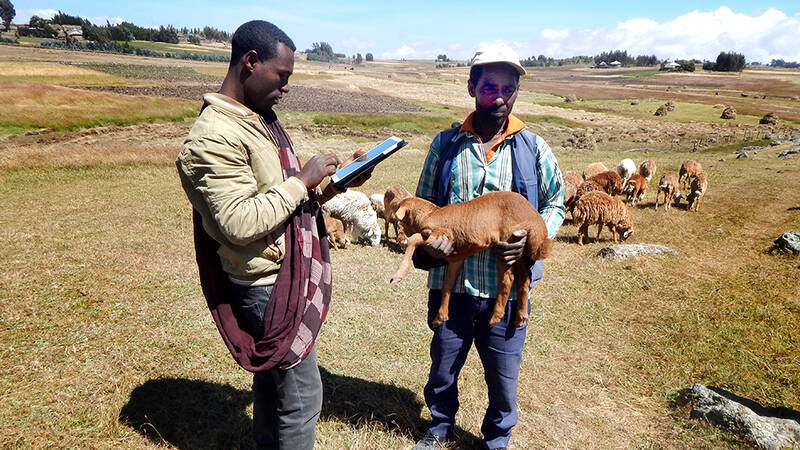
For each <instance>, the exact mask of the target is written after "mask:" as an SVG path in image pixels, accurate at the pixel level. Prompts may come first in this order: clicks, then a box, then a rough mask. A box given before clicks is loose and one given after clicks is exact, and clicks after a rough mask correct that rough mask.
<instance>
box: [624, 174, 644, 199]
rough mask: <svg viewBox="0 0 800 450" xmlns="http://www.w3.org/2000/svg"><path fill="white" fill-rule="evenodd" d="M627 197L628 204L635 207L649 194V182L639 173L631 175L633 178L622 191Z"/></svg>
mask: <svg viewBox="0 0 800 450" xmlns="http://www.w3.org/2000/svg"><path fill="white" fill-rule="evenodd" d="M622 192H623V193H625V194H626V195H627V198H626V199H625V201H626V202H628V203H630V204H631V205H635V204H636V202H638V201H639V200H641V199H643V198H644V196H645V194H646V193H647V180H645V178H644V177H643V176H641V175H639V174H638V173H635V174H633V175H631V178H630V179H629V180H628V182H627V183H625V188H624V189H623V190H622Z"/></svg>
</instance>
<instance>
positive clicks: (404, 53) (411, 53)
mask: <svg viewBox="0 0 800 450" xmlns="http://www.w3.org/2000/svg"><path fill="white" fill-rule="evenodd" d="M414 57H417V51H416V50H414V49H413V48H411V47H409V46H408V45H405V44H404V45H403V46H402V47H400V48H398V49H397V50H395V51H393V52H383V55H382V58H383V59H412V58H414Z"/></svg>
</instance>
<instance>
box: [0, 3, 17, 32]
mask: <svg viewBox="0 0 800 450" xmlns="http://www.w3.org/2000/svg"><path fill="white" fill-rule="evenodd" d="M16 15H17V12H16V11H14V5H12V4H11V2H10V1H9V0H0V19H2V20H3V28H4V29H5V31H8V28H9V27H10V26H11V19H13V18H14V16H16Z"/></svg>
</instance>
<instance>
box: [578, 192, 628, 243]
mask: <svg viewBox="0 0 800 450" xmlns="http://www.w3.org/2000/svg"><path fill="white" fill-rule="evenodd" d="M573 217H574V220H575V225H577V226H578V244H580V245H583V239H584V237H588V234H589V226H590V225H597V240H598V241H599V240H600V232H601V231H603V226H606V227H608V229H609V230H611V236H613V238H614V243H617V242H619V236H621V237H622V240H623V241H624V240H625V239H628V238H629V237H630V235H631V234H633V218H632V217H631V213H630V211H628V208H626V207H625V205H624V204H623V203H622V200H620V199H618V198H616V197H612V196H610V195H608V194H606V193H605V192H602V191H592V192H587V193H586V195H584V196H583V197H581V199H580V200H578V202H577V205H576V208H575V215H574V216H573ZM618 235H619V236H618Z"/></svg>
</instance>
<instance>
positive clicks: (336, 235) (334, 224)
mask: <svg viewBox="0 0 800 450" xmlns="http://www.w3.org/2000/svg"><path fill="white" fill-rule="evenodd" d="M322 218H323V219H324V220H325V232H326V234H327V235H328V242H330V244H331V247H333V248H335V249H340V248H345V247H347V244H348V243H349V242H350V240H349V239H348V238H347V234H346V233H345V232H344V224H342V221H341V220H339V219H336V218H333V217H331V216H329V215H327V214H323V215H322Z"/></svg>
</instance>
